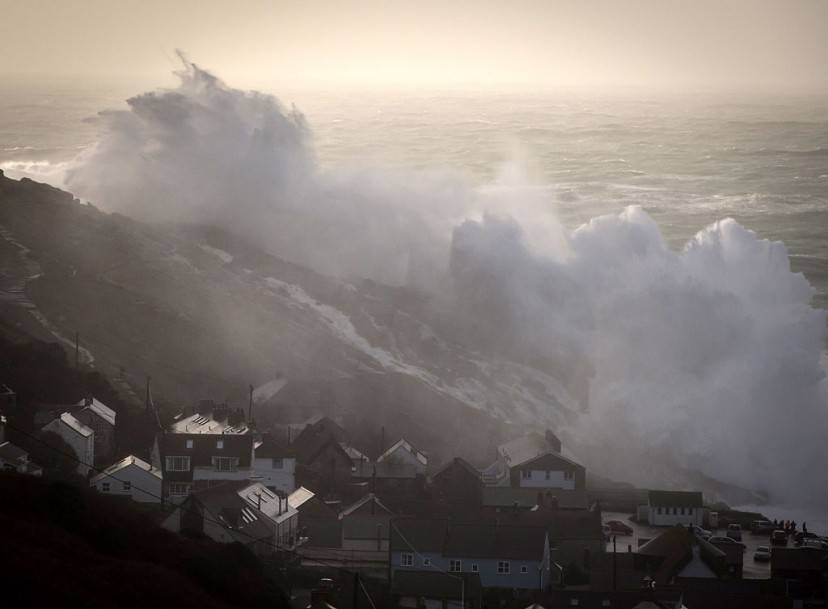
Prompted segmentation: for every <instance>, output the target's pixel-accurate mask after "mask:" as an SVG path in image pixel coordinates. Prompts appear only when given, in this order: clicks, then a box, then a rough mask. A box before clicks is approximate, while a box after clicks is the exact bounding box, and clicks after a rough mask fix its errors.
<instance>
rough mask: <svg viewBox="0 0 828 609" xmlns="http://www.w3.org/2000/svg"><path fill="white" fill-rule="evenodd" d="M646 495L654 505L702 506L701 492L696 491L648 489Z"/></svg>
mask: <svg viewBox="0 0 828 609" xmlns="http://www.w3.org/2000/svg"><path fill="white" fill-rule="evenodd" d="M648 497H649V502H650V505H651V506H655V507H692V508H700V507H704V502H703V500H702V494H701V493H700V492H697V491H650V492H649V494H648Z"/></svg>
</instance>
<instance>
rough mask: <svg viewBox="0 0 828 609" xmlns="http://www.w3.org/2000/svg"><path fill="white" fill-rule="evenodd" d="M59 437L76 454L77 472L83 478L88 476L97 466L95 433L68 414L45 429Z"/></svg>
mask: <svg viewBox="0 0 828 609" xmlns="http://www.w3.org/2000/svg"><path fill="white" fill-rule="evenodd" d="M43 431H50V432H53V433H56V434H57V435H59V436H60V437H61V438H62V439H63V441H64V442H66V443H67V444H68V445H69V446H70V447H71V448H72V451H73V452H74V453H75V456H76V458H77V459H78V461H79V463H78V465H77V468H76V471H77V472H78V473H79V474H80V475H81V476H84V477H86V476H88V475H89V472H90V471H91V469H92V467H93V466H94V464H95V432H94V431H93V430H92V428H91V427H88V426H86V425H84V424H83V423H81V422H80V421H79V420H78V419H76V418H75V417H74V416H73V415H71V414H70V413H68V412H64V413H63V414H61V415H60V416H59V417H57V418H55V419H53V420H52V421H51V422H50V423H47V424H46V425H45V426H44V427H43Z"/></svg>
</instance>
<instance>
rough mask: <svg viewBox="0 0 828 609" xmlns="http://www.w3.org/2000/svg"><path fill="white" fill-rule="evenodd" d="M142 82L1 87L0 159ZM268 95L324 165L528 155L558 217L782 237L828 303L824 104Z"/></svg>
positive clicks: (52, 164)
mask: <svg viewBox="0 0 828 609" xmlns="http://www.w3.org/2000/svg"><path fill="white" fill-rule="evenodd" d="M142 92H144V89H143V88H140V87H137V88H136V89H134V90H128V89H124V88H115V87H109V88H107V87H105V86H101V87H91V86H84V87H72V86H67V85H61V86H47V85H32V84H25V85H24V84H15V83H4V84H2V85H0V168H3V169H4V170H6V172H7V173H8V174H9V175H10V176H12V177H17V176H20V175H23V174H24V173H25V174H28V175H31V176H33V177H35V178H36V177H37V176H38V175H40V176H43V175H46V174H48V173H51V172H54V171H55V169H56V168H57V169H59V168H60V166H61V164H65V163H67V162H68V161H70V160H71V159H72V158H73V157H75V156H76V155H77V154H78V153H80V152H81V151H82V150H83V149H84V148H86V147H87V146H89V145H91V144H92V143H94V141H95V139H96V126H95V125H94V124H93V123H91V122H89V121H87V120H86V119H88V118H89V117H93V116H95V115H96V113H97V112H99V111H101V110H106V109H113V108H119V107H124V100H125V99H126V98H127V97H129V96H130V95H134V94H137V93H142ZM273 93H274V94H275V95H276V96H277V97H279V98H280V99H281V100H282V101H283V102H284V103H285V104H286V105H290V104H295V105H296V107H297V108H298V109H299V110H300V111H302V112H303V113H304V114H305V115H306V117H307V120H308V123H309V125H310V127H311V129H312V132H313V135H314V140H315V150H316V152H317V155H318V160H319V162H320V163H321V164H323V165H325V164H335V163H346V164H348V163H356V162H363V161H368V162H372V163H375V164H382V165H387V166H392V167H397V168H399V167H404V168H414V169H426V170H436V171H455V172H460V173H462V174H465V176H466V177H467V178H468V179H469V180H470V181H472V182H474V183H478V184H480V185H486V184H490V183H492V182H493V181H494V180H495V179H496V178H497V176H498V174H499V173H500V172H502V171H503V167H504V165H505V164H507V163H509V162H510V161H512V160H514V159H516V158H518V159H523V160H525V161H527V162H528V165H529V166H530V167H531V169H532V179H533V181H534V182H535V183H537V184H540V185H542V188H544V189H546V190H547V191H548V199H549V202H550V205H553V206H555V207H556V208H557V211H558V214H559V215H560V217H561V218H562V220H563V221H564V222H565V224H567V225H569V226H577V225H578V224H580V223H582V222H585V221H587V220H589V219H590V218H592V217H595V216H597V215H600V214H605V213H611V212H617V211H619V210H621V209H622V208H623V207H625V206H627V205H631V204H637V205H641V206H642V207H643V208H644V209H645V210H647V212H649V213H650V214H651V215H652V216H653V217H654V218H655V220H656V221H657V222H658V224H659V225H660V226H661V229H662V231H663V233H664V235H665V238H666V239H667V240H668V242H669V243H670V244H671V246H673V247H674V248H681V247H682V246H683V245H684V243H685V242H686V241H687V239H689V238H690V237H692V236H693V235H694V234H695V233H696V232H697V231H698V230H700V229H702V228H703V227H705V226H706V225H708V224H710V223H711V222H714V221H715V220H718V219H721V218H725V217H733V218H735V219H736V220H738V221H739V222H740V223H742V224H743V225H744V226H746V227H748V228H750V229H752V230H754V231H756V232H757V233H758V234H759V235H760V236H762V237H766V238H769V239H774V240H781V241H783V242H784V243H785V244H786V245H787V247H788V250H789V252H790V254H791V263H792V266H793V269H794V270H796V271H801V272H803V273H805V275H806V276H807V278H808V279H809V280H810V282H811V284H812V285H813V286H814V287H815V289H816V296H815V298H814V304H815V306H819V307H823V308H828V99H826V98H804V97H803V98H793V97H790V98H789V97H775V98H766V99H762V100H751V101H744V100H737V99H729V98H725V97H723V96H721V95H719V96H715V97H713V96H705V95H701V94H696V95H691V96H679V95H672V96H669V97H667V96H661V97H651V98H648V97H647V96H646V95H638V96H635V95H631V94H626V95H625V94H618V95H613V96H612V97H607V96H600V95H587V94H585V93H577V92H572V91H568V92H561V93H559V94H555V93H537V94H520V95H518V94H493V93H491V92H481V93H464V94H457V93H452V94H448V93H447V94H436V93H434V94H430V93H425V92H422V91H416V92H414V91H408V92H404V93H403V92H401V93H375V92H369V91H353V90H351V91H337V92H331V91H310V90H301V91H300V90H285V91H273Z"/></svg>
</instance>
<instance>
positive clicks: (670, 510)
mask: <svg viewBox="0 0 828 609" xmlns="http://www.w3.org/2000/svg"><path fill="white" fill-rule="evenodd" d="M642 507H644V508H645V511H646V513H647V522H648V523H649V524H650V526H655V527H672V526H675V525H677V524H681V525H685V526H687V525H693V524H694V525H698V526H701V525H702V524H703V522H704V500H703V497H702V494H701V493H700V492H685V491H650V492H649V493H648V494H647V505H646V506H642Z"/></svg>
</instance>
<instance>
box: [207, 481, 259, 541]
mask: <svg viewBox="0 0 828 609" xmlns="http://www.w3.org/2000/svg"><path fill="white" fill-rule="evenodd" d="M249 484H250V482H249V481H247V480H239V481H234V482H226V483H224V484H220V485H218V486H214V487H211V488H207V489H204V490H201V491H197V492H195V493H193V495H192V496H191V497H192V500H193V501H195V502H198V503H201V504H202V505H203V506H204V507H205V509H206V512H207V513H205V514H204V517H205V518H208V519H214V518H218V520H219V521H220V522H221V523H222V524H223V525H224V526H225V527H227V528H229V529H231V530H233V531H237V532H239V533H240V535H241V537H240V539H239V541H241V542H242V543H250V542H252V541H255V540H257V539H264V538H268V537H271V536H272V534H273V533H272V530H271V529H270V527H268V526H267V525H266V524H265V523H264V522H263V520H262V518H265V516H263V515H260V514H258V513H257V510H255V509H253V508H251V507H250V506H249V505H248V504H247V502H245V500H244V499H242V498H241V497H239V495H238V491H239V490H240V489H242V488H244V487H245V486H248V485H249Z"/></svg>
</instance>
